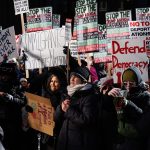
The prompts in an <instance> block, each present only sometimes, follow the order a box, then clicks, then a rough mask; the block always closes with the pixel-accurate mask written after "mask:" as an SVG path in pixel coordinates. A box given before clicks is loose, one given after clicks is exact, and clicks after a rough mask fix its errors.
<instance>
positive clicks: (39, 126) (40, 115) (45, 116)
mask: <svg viewBox="0 0 150 150" xmlns="http://www.w3.org/2000/svg"><path fill="white" fill-rule="evenodd" d="M25 95H26V96H27V99H28V104H29V105H30V106H31V107H32V108H33V113H29V118H28V119H29V124H30V127H31V128H33V129H35V130H38V131H40V132H43V133H46V134H48V135H51V136H53V129H54V125H55V123H54V121H53V114H54V108H53V107H52V105H51V103H50V100H49V99H47V98H44V97H41V96H38V95H34V94H31V93H25Z"/></svg>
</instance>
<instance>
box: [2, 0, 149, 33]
mask: <svg viewBox="0 0 150 150" xmlns="http://www.w3.org/2000/svg"><path fill="white" fill-rule="evenodd" d="M28 1H29V8H37V7H48V6H52V7H53V13H57V14H60V15H61V25H64V24H65V19H66V18H72V19H73V17H74V14H75V12H74V11H75V4H76V0H28ZM97 2H98V22H99V23H100V24H104V23H105V13H106V12H109V11H119V10H128V9H131V10H132V19H133V20H135V8H143V7H150V0H97ZM24 18H25V14H24ZM20 22H21V21H20V15H16V16H15V11H14V3H13V0H2V1H1V4H0V26H2V28H3V29H5V28H7V27H10V26H14V27H15V32H16V34H21V23H20Z"/></svg>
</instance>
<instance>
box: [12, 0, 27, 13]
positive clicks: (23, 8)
mask: <svg viewBox="0 0 150 150" xmlns="http://www.w3.org/2000/svg"><path fill="white" fill-rule="evenodd" d="M14 8H15V15H18V14H23V13H27V12H29V3H28V0H14Z"/></svg>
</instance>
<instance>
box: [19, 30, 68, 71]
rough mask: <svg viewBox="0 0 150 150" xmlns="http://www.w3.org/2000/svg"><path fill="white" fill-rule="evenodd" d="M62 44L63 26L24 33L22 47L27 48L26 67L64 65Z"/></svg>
mask: <svg viewBox="0 0 150 150" xmlns="http://www.w3.org/2000/svg"><path fill="white" fill-rule="evenodd" d="M64 45H65V28H64V27H63V28H57V29H52V30H44V31H39V32H32V33H26V34H24V35H23V36H22V47H23V48H24V49H25V50H27V51H26V54H27V57H28V58H27V61H26V69H35V68H43V67H52V66H58V65H65V64H66V55H65V54H63V46H64Z"/></svg>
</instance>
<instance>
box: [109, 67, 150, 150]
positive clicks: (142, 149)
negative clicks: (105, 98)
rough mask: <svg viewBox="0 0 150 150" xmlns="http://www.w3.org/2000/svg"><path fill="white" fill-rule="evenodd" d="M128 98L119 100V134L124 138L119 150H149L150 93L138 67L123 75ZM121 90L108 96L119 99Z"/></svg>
mask: <svg viewBox="0 0 150 150" xmlns="http://www.w3.org/2000/svg"><path fill="white" fill-rule="evenodd" d="M122 82H123V87H124V89H126V90H127V95H126V97H124V96H122V98H120V100H118V102H119V104H120V110H119V111H118V112H117V113H118V117H119V118H118V119H119V126H118V132H119V133H120V134H121V135H122V136H123V137H124V141H123V142H122V143H121V144H120V147H119V150H133V149H136V150H149V148H150V147H148V145H149V139H150V93H149V92H148V90H147V86H146V84H145V83H144V82H143V80H142V76H141V72H140V70H139V69H138V68H137V67H134V66H132V67H130V68H128V69H126V70H125V71H124V72H123V74H122ZM119 94H120V89H117V88H114V89H112V90H111V91H110V92H109V93H108V95H110V96H113V97H118V96H119Z"/></svg>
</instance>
